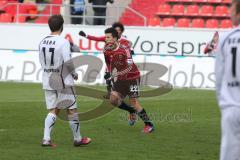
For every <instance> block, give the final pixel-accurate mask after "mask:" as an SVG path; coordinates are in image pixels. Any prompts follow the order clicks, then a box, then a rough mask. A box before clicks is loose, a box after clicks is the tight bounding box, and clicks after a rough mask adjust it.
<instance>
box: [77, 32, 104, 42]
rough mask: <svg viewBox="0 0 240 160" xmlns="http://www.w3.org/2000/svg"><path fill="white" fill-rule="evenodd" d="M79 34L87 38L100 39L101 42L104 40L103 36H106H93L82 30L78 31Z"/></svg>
mask: <svg viewBox="0 0 240 160" xmlns="http://www.w3.org/2000/svg"><path fill="white" fill-rule="evenodd" d="M79 35H80V36H82V37H85V38H87V39H89V40H93V41H101V42H105V38H106V37H105V36H100V37H95V36H91V35H87V34H86V33H85V32H84V31H80V32H79Z"/></svg>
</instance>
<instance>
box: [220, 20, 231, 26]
mask: <svg viewBox="0 0 240 160" xmlns="http://www.w3.org/2000/svg"><path fill="white" fill-rule="evenodd" d="M232 27H233V26H232V21H231V20H230V19H224V20H222V21H221V28H232Z"/></svg>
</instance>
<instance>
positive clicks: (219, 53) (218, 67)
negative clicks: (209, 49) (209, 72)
mask: <svg viewBox="0 0 240 160" xmlns="http://www.w3.org/2000/svg"><path fill="white" fill-rule="evenodd" d="M220 38H221V39H220V42H219V44H218V45H217V49H216V52H215V54H216V60H215V77H216V92H217V98H218V99H219V98H220V92H221V87H222V80H223V75H224V63H225V62H224V56H223V37H220Z"/></svg>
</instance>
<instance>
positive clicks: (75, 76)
mask: <svg viewBox="0 0 240 160" xmlns="http://www.w3.org/2000/svg"><path fill="white" fill-rule="evenodd" d="M71 75H72V77H73V79H74V80H78V74H77V73H76V72H74V73H72V74H71Z"/></svg>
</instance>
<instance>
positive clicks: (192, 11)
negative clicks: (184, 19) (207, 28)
mask: <svg viewBox="0 0 240 160" xmlns="http://www.w3.org/2000/svg"><path fill="white" fill-rule="evenodd" d="M198 14H199V7H198V5H194V4H193V5H189V6H188V7H187V13H186V15H190V16H197V15H198Z"/></svg>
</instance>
